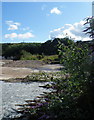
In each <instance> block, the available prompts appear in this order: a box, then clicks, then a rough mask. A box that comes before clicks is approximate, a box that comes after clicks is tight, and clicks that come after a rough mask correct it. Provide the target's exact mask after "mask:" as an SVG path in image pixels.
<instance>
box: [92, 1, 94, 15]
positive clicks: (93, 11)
mask: <svg viewBox="0 0 94 120" xmlns="http://www.w3.org/2000/svg"><path fill="white" fill-rule="evenodd" d="M92 16H94V1H93V2H92Z"/></svg>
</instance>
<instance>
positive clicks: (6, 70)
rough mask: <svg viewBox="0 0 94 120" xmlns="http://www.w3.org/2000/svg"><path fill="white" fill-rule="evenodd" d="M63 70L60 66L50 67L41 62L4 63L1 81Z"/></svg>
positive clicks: (1, 69)
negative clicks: (35, 73)
mask: <svg viewBox="0 0 94 120" xmlns="http://www.w3.org/2000/svg"><path fill="white" fill-rule="evenodd" d="M59 68H61V66H60V65H58V64H57V65H49V64H45V63H44V62H41V61H30V60H29V61H28V60H27V61H11V60H7V61H2V67H1V68H0V71H1V74H0V80H2V79H9V78H24V77H26V76H27V75H30V74H31V73H33V72H39V71H40V70H41V71H43V70H44V71H46V72H48V71H49V70H52V71H54V70H57V69H59Z"/></svg>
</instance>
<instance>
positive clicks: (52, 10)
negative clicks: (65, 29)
mask: <svg viewBox="0 0 94 120" xmlns="http://www.w3.org/2000/svg"><path fill="white" fill-rule="evenodd" d="M50 13H51V14H52V13H55V14H57V15H59V14H62V12H61V11H60V10H59V9H58V8H57V7H55V8H53V9H51V11H50Z"/></svg>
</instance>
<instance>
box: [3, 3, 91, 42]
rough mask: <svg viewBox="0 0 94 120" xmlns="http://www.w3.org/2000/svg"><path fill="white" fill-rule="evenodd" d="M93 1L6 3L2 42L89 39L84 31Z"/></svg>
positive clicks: (4, 4)
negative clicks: (67, 38) (66, 38)
mask: <svg viewBox="0 0 94 120" xmlns="http://www.w3.org/2000/svg"><path fill="white" fill-rule="evenodd" d="M91 15H92V3H91V2H3V3H2V42H3V43H12V42H13V43H18V42H45V41H47V40H48V39H53V38H55V37H58V38H63V37H65V36H69V37H70V38H72V39H74V40H75V41H77V40H84V41H86V40H89V39H90V38H88V36H86V35H85V34H84V33H83V32H82V31H83V29H84V26H83V24H84V22H85V21H84V19H85V18H86V17H88V16H91Z"/></svg>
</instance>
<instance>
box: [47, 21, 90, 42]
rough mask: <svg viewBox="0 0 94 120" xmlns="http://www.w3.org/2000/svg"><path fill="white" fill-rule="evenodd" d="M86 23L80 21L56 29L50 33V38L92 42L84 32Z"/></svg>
mask: <svg viewBox="0 0 94 120" xmlns="http://www.w3.org/2000/svg"><path fill="white" fill-rule="evenodd" d="M84 23H85V21H80V22H78V23H74V24H65V25H64V26H63V27H61V28H58V29H54V30H53V31H50V36H49V37H50V38H51V39H54V38H64V37H69V38H71V39H74V40H75V41H77V40H83V41H87V40H91V39H90V38H89V37H88V35H86V34H85V33H84V32H83V30H84V29H85V27H86V26H84Z"/></svg>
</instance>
